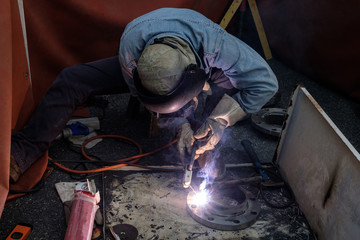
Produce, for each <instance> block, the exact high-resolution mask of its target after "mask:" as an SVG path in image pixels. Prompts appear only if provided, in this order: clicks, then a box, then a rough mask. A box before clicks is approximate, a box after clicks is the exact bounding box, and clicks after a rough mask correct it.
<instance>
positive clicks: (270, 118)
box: [251, 108, 286, 137]
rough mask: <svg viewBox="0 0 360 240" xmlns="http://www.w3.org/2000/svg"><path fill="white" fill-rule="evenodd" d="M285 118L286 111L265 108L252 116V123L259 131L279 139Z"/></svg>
mask: <svg viewBox="0 0 360 240" xmlns="http://www.w3.org/2000/svg"><path fill="white" fill-rule="evenodd" d="M285 117H286V109H282V108H263V109H261V110H260V111H259V112H257V113H253V114H252V115H251V123H252V126H253V127H254V128H256V129H257V130H259V131H261V132H263V133H266V134H269V135H272V136H276V137H278V136H280V132H281V128H282V125H283V122H284V120H285Z"/></svg>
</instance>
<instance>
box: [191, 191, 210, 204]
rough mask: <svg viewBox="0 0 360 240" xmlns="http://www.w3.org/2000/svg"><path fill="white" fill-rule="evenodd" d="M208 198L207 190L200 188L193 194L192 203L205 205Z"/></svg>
mask: <svg viewBox="0 0 360 240" xmlns="http://www.w3.org/2000/svg"><path fill="white" fill-rule="evenodd" d="M209 200H210V194H209V192H208V191H207V190H202V191H199V192H197V193H195V195H194V196H193V203H194V204H196V205H198V206H204V205H206V204H207V203H208V202H209Z"/></svg>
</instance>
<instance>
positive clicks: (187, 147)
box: [177, 120, 195, 166]
mask: <svg viewBox="0 0 360 240" xmlns="http://www.w3.org/2000/svg"><path fill="white" fill-rule="evenodd" d="M193 135H194V131H193V130H192V129H191V126H190V123H189V122H188V121H187V120H186V122H185V123H183V124H182V125H181V126H180V128H179V130H178V135H177V138H178V143H177V149H178V151H179V154H180V159H181V162H182V164H183V166H185V153H186V152H187V153H188V154H191V148H192V145H193V144H194V140H195V139H194V137H193Z"/></svg>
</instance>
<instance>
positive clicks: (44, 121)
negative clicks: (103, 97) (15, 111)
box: [11, 8, 278, 181]
mask: <svg viewBox="0 0 360 240" xmlns="http://www.w3.org/2000/svg"><path fill="white" fill-rule="evenodd" d="M277 89H278V84H277V79H276V77H275V75H274V73H273V72H272V70H271V68H270V67H269V65H268V64H267V63H266V61H264V59H263V58H262V57H261V56H260V55H259V54H258V53H256V51H254V50H253V49H251V48H250V47H249V46H248V45H246V44H245V43H244V42H242V41H241V40H239V39H238V38H236V37H234V36H233V35H231V34H229V33H227V32H226V31H225V30H224V29H222V28H221V27H220V26H219V25H218V24H216V23H214V22H212V21H211V20H209V19H208V18H206V17H205V16H203V15H202V14H200V13H198V12H195V11H193V10H189V9H174V8H162V9H158V10H155V11H152V12H150V13H147V14H145V15H143V16H140V17H139V18H137V19H135V20H133V21H132V22H130V23H129V24H128V25H127V26H126V28H125V30H124V32H123V35H122V37H121V41H120V48H119V55H118V56H115V57H110V58H106V59H101V60H98V61H95V62H90V63H85V64H79V65H75V66H73V67H69V68H66V69H64V70H63V71H62V72H61V73H60V74H59V75H58V77H57V79H56V80H55V81H54V83H53V85H52V86H51V87H50V89H49V90H48V91H47V92H46V94H45V95H44V97H43V99H42V101H41V103H40V104H39V106H38V108H37V110H36V111H35V112H34V114H33V115H32V117H31V118H30V120H29V122H28V123H27V125H26V126H25V127H24V128H23V130H21V131H19V132H17V133H14V134H13V135H12V148H11V153H12V155H11V178H12V180H13V181H16V180H17V178H18V177H19V175H20V174H21V173H23V172H24V171H26V170H27V169H28V168H29V167H30V166H31V164H32V163H33V162H35V161H36V160H37V159H38V158H39V157H40V156H42V155H43V154H44V153H45V151H46V150H47V149H48V147H49V145H50V143H51V142H52V141H53V140H54V139H55V138H56V136H57V135H58V134H59V133H60V132H61V131H62V129H63V128H64V126H65V125H66V123H67V121H68V120H69V118H70V117H71V115H72V113H73V111H74V110H75V109H76V108H77V107H78V106H79V105H81V104H83V103H84V102H85V101H86V100H87V99H88V98H89V96H91V95H94V94H110V93H114V92H115V93H125V92H129V91H130V93H131V94H132V96H135V97H137V98H138V99H139V100H140V102H141V103H143V105H144V106H145V107H146V108H147V109H148V110H149V111H150V112H152V113H153V114H154V115H155V116H157V117H159V118H163V117H170V118H179V119H181V121H180V122H181V124H180V125H179V129H178V138H179V140H178V144H177V147H178V150H179V153H180V155H181V156H184V155H185V154H186V153H187V154H191V151H192V146H193V143H194V141H195V140H196V139H198V140H200V139H205V140H204V141H203V144H201V145H200V144H199V145H198V146H199V147H198V148H197V149H196V150H195V153H196V156H197V157H198V156H201V155H202V154H204V153H205V152H206V151H209V150H212V149H213V148H214V147H215V145H217V143H218V142H219V141H220V139H221V137H222V135H223V133H224V130H225V128H227V127H230V126H232V125H234V124H235V123H236V122H238V121H239V120H241V119H243V118H245V117H246V116H247V115H248V114H251V113H254V112H257V111H258V110H260V109H261V107H262V106H263V105H264V104H265V103H266V102H268V101H269V99H270V98H271V97H272V96H273V95H274V94H275V93H276V92H277ZM199 94H205V95H206V94H207V99H206V104H205V107H204V115H203V116H204V121H203V122H202V124H201V125H200V127H199V128H198V129H197V130H196V131H195V132H194V130H193V126H192V125H191V122H189V121H188V116H190V115H191V114H192V113H193V111H194V110H195V109H196V107H197V102H198V101H197V97H198V96H199Z"/></svg>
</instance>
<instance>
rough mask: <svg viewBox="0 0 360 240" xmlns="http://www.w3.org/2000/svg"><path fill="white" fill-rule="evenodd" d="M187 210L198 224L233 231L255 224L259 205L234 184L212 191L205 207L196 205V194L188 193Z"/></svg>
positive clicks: (249, 194) (250, 195) (250, 194)
mask: <svg viewBox="0 0 360 240" xmlns="http://www.w3.org/2000/svg"><path fill="white" fill-rule="evenodd" d="M187 210H188V213H189V214H190V216H191V217H192V218H193V219H194V220H195V221H197V222H198V223H200V224H202V225H204V226H207V227H209V228H213V229H217V230H226V231H234V230H240V229H244V228H247V227H249V226H250V225H252V224H253V223H255V221H256V219H257V217H258V215H259V213H260V203H259V202H258V201H257V200H256V198H255V197H254V196H253V194H252V193H251V192H248V191H243V189H242V188H241V187H239V186H238V185H234V184H228V185H222V186H220V187H219V186H217V187H215V188H214V189H212V193H211V198H210V200H209V202H208V203H207V204H205V205H201V206H200V205H198V204H196V193H194V192H192V191H191V192H189V194H188V196H187Z"/></svg>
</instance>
